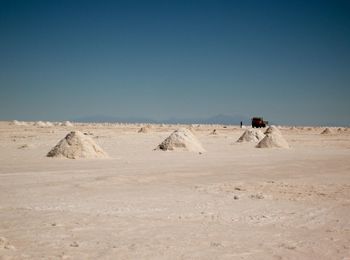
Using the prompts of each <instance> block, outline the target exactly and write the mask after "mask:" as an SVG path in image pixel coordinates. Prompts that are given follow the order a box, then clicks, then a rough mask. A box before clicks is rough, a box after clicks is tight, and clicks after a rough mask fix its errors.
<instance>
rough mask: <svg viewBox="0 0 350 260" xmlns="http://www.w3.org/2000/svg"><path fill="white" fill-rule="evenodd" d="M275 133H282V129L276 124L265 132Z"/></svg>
mask: <svg viewBox="0 0 350 260" xmlns="http://www.w3.org/2000/svg"><path fill="white" fill-rule="evenodd" d="M275 133H277V134H280V135H282V134H281V131H280V130H279V129H278V128H277V127H276V126H274V125H272V126H270V127H269V128H267V129H266V131H265V132H264V134H265V135H266V134H275Z"/></svg>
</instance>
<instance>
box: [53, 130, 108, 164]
mask: <svg viewBox="0 0 350 260" xmlns="http://www.w3.org/2000/svg"><path fill="white" fill-rule="evenodd" d="M47 157H66V158H69V159H79V158H86V159H94V158H105V157H108V155H107V154H106V152H105V151H103V150H102V148H101V147H100V146H98V145H97V144H96V143H95V142H94V140H92V139H91V138H90V137H88V136H86V135H84V134H83V133H82V132H79V131H73V132H70V133H69V134H68V135H66V137H65V138H63V139H62V140H61V141H59V142H58V144H57V145H56V146H55V147H54V148H52V150H51V151H50V152H49V153H48V154H47Z"/></svg>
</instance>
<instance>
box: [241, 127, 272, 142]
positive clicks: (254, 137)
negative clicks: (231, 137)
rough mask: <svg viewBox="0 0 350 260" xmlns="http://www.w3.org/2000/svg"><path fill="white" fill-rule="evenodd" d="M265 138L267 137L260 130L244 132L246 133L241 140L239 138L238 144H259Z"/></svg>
mask: <svg viewBox="0 0 350 260" xmlns="http://www.w3.org/2000/svg"><path fill="white" fill-rule="evenodd" d="M264 137H265V135H264V134H263V133H262V132H261V131H260V130H255V129H247V130H245V131H244V133H243V134H242V135H241V137H240V138H238V140H237V142H238V143H243V142H259V141H260V140H262V139H263V138H264Z"/></svg>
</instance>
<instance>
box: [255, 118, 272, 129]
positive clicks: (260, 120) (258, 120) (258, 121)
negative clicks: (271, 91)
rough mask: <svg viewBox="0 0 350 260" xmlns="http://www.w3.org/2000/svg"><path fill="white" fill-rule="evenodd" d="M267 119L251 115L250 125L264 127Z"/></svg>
mask: <svg viewBox="0 0 350 260" xmlns="http://www.w3.org/2000/svg"><path fill="white" fill-rule="evenodd" d="M268 123H269V122H268V121H264V119H263V118H262V117H253V118H252V127H253V128H254V127H256V128H260V127H266V126H267V125H268Z"/></svg>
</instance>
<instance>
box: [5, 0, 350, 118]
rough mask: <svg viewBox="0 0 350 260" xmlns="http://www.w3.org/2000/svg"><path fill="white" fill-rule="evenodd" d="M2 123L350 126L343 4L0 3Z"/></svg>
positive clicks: (347, 5)
mask: <svg viewBox="0 0 350 260" xmlns="http://www.w3.org/2000/svg"><path fill="white" fill-rule="evenodd" d="M0 90H1V92H0V93H1V94H0V119H20V120H31V119H33V120H34V119H44V120H64V119H72V118H77V117H81V116H88V115H109V116H122V117H134V116H138V117H148V118H153V119H165V118H169V117H178V118H193V117H207V116H212V115H216V114H228V115H230V114H240V115H245V116H247V117H250V116H254V115H262V116H264V117H266V119H268V120H270V121H273V122H276V123H280V124H320V125H322V124H338V125H350V1H331V0H330V1H283V0H282V1H264V0H257V1H249V0H242V1H214V0H212V1H204V0H203V1H201V0H197V1H190V0H187V1H175V0H174V1H74V0H71V1H59V0H57V1H54V0H52V1H46V0H43V1H30V0H26V1H16V0H10V1H3V0H0Z"/></svg>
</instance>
